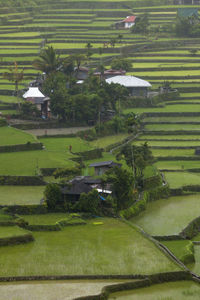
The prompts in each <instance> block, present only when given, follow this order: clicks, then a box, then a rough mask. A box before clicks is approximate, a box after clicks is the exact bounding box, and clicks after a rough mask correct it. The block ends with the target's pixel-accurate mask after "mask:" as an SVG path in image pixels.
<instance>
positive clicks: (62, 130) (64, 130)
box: [26, 127, 91, 136]
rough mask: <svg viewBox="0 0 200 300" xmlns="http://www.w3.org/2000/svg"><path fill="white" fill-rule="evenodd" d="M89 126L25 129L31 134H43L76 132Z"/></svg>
mask: <svg viewBox="0 0 200 300" xmlns="http://www.w3.org/2000/svg"><path fill="white" fill-rule="evenodd" d="M90 128H91V127H70V128H50V129H31V130H26V132H29V133H31V134H34V135H36V136H43V135H49V136H51V135H62V134H72V133H77V132H78V131H84V130H88V129H90Z"/></svg>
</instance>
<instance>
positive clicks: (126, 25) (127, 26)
mask: <svg viewBox="0 0 200 300" xmlns="http://www.w3.org/2000/svg"><path fill="white" fill-rule="evenodd" d="M133 25H135V23H125V26H124V27H125V28H131V27H132V26H133Z"/></svg>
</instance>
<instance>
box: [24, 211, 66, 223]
mask: <svg viewBox="0 0 200 300" xmlns="http://www.w3.org/2000/svg"><path fill="white" fill-rule="evenodd" d="M67 216H68V215H67V214H66V213H48V214H43V215H22V216H21V217H22V218H23V219H24V220H25V221H27V222H28V223H29V224H31V225H52V224H55V223H56V222H58V221H60V220H61V219H66V218H67Z"/></svg>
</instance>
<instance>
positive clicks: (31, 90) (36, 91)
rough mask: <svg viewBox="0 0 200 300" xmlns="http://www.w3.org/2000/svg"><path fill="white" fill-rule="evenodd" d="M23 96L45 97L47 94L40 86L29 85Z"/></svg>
mask: <svg viewBox="0 0 200 300" xmlns="http://www.w3.org/2000/svg"><path fill="white" fill-rule="evenodd" d="M23 98H45V96H44V95H43V94H42V93H41V92H40V90H39V89H38V87H29V89H28V91H27V92H26V93H25V94H24V95H23Z"/></svg>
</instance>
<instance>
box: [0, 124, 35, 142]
mask: <svg viewBox="0 0 200 300" xmlns="http://www.w3.org/2000/svg"><path fill="white" fill-rule="evenodd" d="M27 142H30V143H36V142H37V139H36V138H35V137H34V136H33V135H31V134H29V133H26V132H24V131H21V130H18V129H15V128H13V127H0V146H4V145H16V144H26V143H27Z"/></svg>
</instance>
